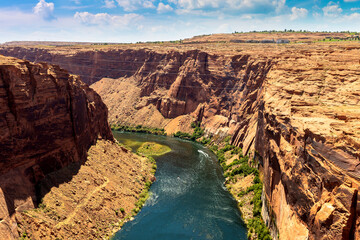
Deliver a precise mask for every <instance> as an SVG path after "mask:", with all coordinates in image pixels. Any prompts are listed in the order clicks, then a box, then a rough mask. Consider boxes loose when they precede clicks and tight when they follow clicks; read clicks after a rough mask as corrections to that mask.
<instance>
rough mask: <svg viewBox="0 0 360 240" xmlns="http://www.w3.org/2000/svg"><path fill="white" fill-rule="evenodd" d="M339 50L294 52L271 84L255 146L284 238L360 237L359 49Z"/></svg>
mask: <svg viewBox="0 0 360 240" xmlns="http://www.w3.org/2000/svg"><path fill="white" fill-rule="evenodd" d="M338 48H339V49H338V51H333V52H332V53H331V54H329V53H328V52H326V51H325V53H324V52H320V51H319V50H315V49H313V50H312V51H309V52H308V53H307V54H308V55H307V56H302V57H300V56H299V55H298V53H299V52H297V51H294V52H287V53H286V55H284V57H285V56H286V58H287V59H293V60H292V61H291V62H289V61H278V62H277V64H276V66H273V68H272V71H271V72H270V73H269V74H268V76H267V80H266V84H265V85H264V94H263V95H262V100H261V107H260V111H259V117H258V128H257V133H256V144H255V149H256V150H257V151H258V153H259V154H260V156H261V157H262V158H261V162H262V166H263V168H262V169H263V173H264V180H265V181H264V185H265V195H266V197H267V200H268V204H269V205H270V209H271V212H272V213H273V214H274V215H275V219H276V225H277V227H278V230H279V235H280V238H281V239H295V238H294V236H296V237H297V238H296V239H308V238H309V239H359V238H360V236H359V235H358V231H359V225H358V222H359V220H358V218H359V214H358V212H359V207H358V206H359V203H360V201H359V199H358V190H359V180H360V178H359V177H360V171H359V170H360V169H359V163H360V162H359V161H360V159H359V156H360V155H359V153H360V151H359V143H360V141H359V133H360V132H359V130H360V125H359V119H360V115H359V113H360V112H359V110H360V109H359V100H360V99H359V98H358V97H356V96H358V95H359V94H360V88H359V75H358V70H357V69H358V66H359V65H358V60H357V59H353V58H351V57H350V56H351V54H352V53H354V50H356V51H359V49H358V48H357V49H347V50H344V49H342V48H341V47H339V46H338ZM334 49H336V48H334ZM343 51H345V53H344V52H343ZM295 57H297V59H294V58H295ZM300 63H301V64H300ZM289 65H291V68H290V67H289Z"/></svg>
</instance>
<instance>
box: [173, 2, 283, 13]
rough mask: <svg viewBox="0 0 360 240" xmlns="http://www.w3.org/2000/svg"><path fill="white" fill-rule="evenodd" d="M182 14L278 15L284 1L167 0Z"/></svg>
mask: <svg viewBox="0 0 360 240" xmlns="http://www.w3.org/2000/svg"><path fill="white" fill-rule="evenodd" d="M168 2H171V3H173V4H175V5H176V6H177V8H179V9H180V10H181V11H180V12H182V13H189V12H194V11H193V10H196V11H198V10H228V11H242V12H246V11H250V12H253V13H254V12H261V13H263V12H273V11H274V12H276V13H280V12H281V11H283V10H284V9H285V7H286V0H169V1H168Z"/></svg>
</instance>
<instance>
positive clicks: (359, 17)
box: [344, 13, 360, 21]
mask: <svg viewBox="0 0 360 240" xmlns="http://www.w3.org/2000/svg"><path fill="white" fill-rule="evenodd" d="M344 18H345V20H350V21H352V20H360V13H352V14H350V15H345V16H344Z"/></svg>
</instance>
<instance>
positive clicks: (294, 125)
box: [2, 43, 360, 239]
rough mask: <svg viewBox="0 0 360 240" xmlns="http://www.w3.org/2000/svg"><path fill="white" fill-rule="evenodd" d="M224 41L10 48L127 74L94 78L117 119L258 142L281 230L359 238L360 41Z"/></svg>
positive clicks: (272, 213) (245, 144)
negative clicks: (183, 45)
mask: <svg viewBox="0 0 360 240" xmlns="http://www.w3.org/2000/svg"><path fill="white" fill-rule="evenodd" d="M197 47H199V46H197ZM218 47H219V48H221V47H222V46H221V45H219V46H216V49H210V50H208V51H200V50H194V49H191V47H189V48H187V49H185V50H181V51H177V50H174V49H171V50H168V51H166V52H164V51H161V52H160V51H156V50H149V49H140V50H134V49H129V50H125V49H123V50H119V49H116V50H106V51H105V50H104V51H97V52H96V51H93V52H91V51H85V50H82V51H74V50H71V51H73V52H70V53H64V52H63V53H54V54H51V53H50V51H49V50H46V49H37V48H36V49H32V50H31V49H29V48H9V49H3V50H2V51H3V52H6V53H7V54H10V55H14V56H18V57H28V58H30V59H32V60H40V59H41V60H46V58H45V56H47V58H49V59H51V61H54V59H67V61H68V62H69V63H74V66H73V67H72V66H70V65H69V67H70V69H72V71H74V72H75V73H80V74H83V75H85V76H88V77H89V79H88V80H87V81H88V83H93V82H95V81H97V79H101V78H103V77H112V78H118V79H110V78H104V79H102V80H100V81H98V82H96V83H95V84H93V85H92V87H93V88H94V89H95V90H96V91H98V92H99V94H100V95H101V96H102V97H103V99H104V102H105V103H106V104H107V106H108V107H109V111H110V118H109V119H110V122H112V123H124V124H146V125H151V126H156V127H165V129H166V130H167V132H170V133H171V132H175V131H178V130H182V131H191V129H190V127H189V125H190V123H191V122H192V121H195V120H197V121H200V122H201V123H202V126H203V127H205V128H206V132H207V134H213V135H217V136H219V135H220V136H225V135H227V134H230V135H232V136H233V138H232V143H233V144H235V145H238V146H241V147H242V148H243V150H244V153H248V152H250V150H256V151H257V154H256V155H257V158H258V160H259V162H260V167H261V169H262V172H263V174H264V197H265V198H264V206H267V207H266V208H264V209H263V210H264V211H263V216H264V218H265V220H266V221H267V222H268V224H269V225H271V228H272V230H273V236H274V238H277V237H278V234H277V233H279V236H280V238H281V239H360V235H359V232H360V207H359V206H360V201H359V198H358V190H359V187H358V186H359V177H360V176H359V170H360V169H359V167H358V166H359V157H360V152H359V149H360V125H359V122H360V108H359V104H360V102H359V96H360V88H359V87H360V84H359V77H360V76H359V72H360V65H359V59H358V56H359V55H360V48H359V46H358V45H356V44H351V43H339V44H328V45H327V44H324V45H323V44H309V45H302V44H299V45H286V46H283V45H256V46H254V45H231V44H230V45H226V46H225V47H224V48H222V49H218ZM209 48H210V47H209ZM230 48H232V49H233V50H232V51H230V50H228V49H230ZM222 51H223V52H222ZM39 53H41V54H39ZM59 55H62V56H59ZM80 55H81V56H83V57H81V58H79V56H80ZM86 56H88V60H84V58H86ZM107 56H108V57H107ZM61 61H62V64H68V63H66V61H63V60H61ZM88 64H90V65H91V64H92V65H91V66H92V68H91V69H90V70H89V69H87V70H86V68H89V65H88ZM79 65H81V66H79ZM63 66H65V65H63ZM100 66H101V68H100ZM71 67H72V68H71ZM109 70H110V71H109ZM95 73H96V74H95ZM94 74H95V75H94ZM112 74H113V75H112ZM94 76H96V78H95V77H94ZM265 210H266V211H265Z"/></svg>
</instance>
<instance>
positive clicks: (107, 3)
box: [104, 0, 116, 8]
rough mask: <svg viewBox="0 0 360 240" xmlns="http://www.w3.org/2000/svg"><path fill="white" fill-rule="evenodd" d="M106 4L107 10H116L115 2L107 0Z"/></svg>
mask: <svg viewBox="0 0 360 240" xmlns="http://www.w3.org/2000/svg"><path fill="white" fill-rule="evenodd" d="M104 3H105V5H104V7H105V8H116V5H115V2H114V0H105V1H104Z"/></svg>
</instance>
